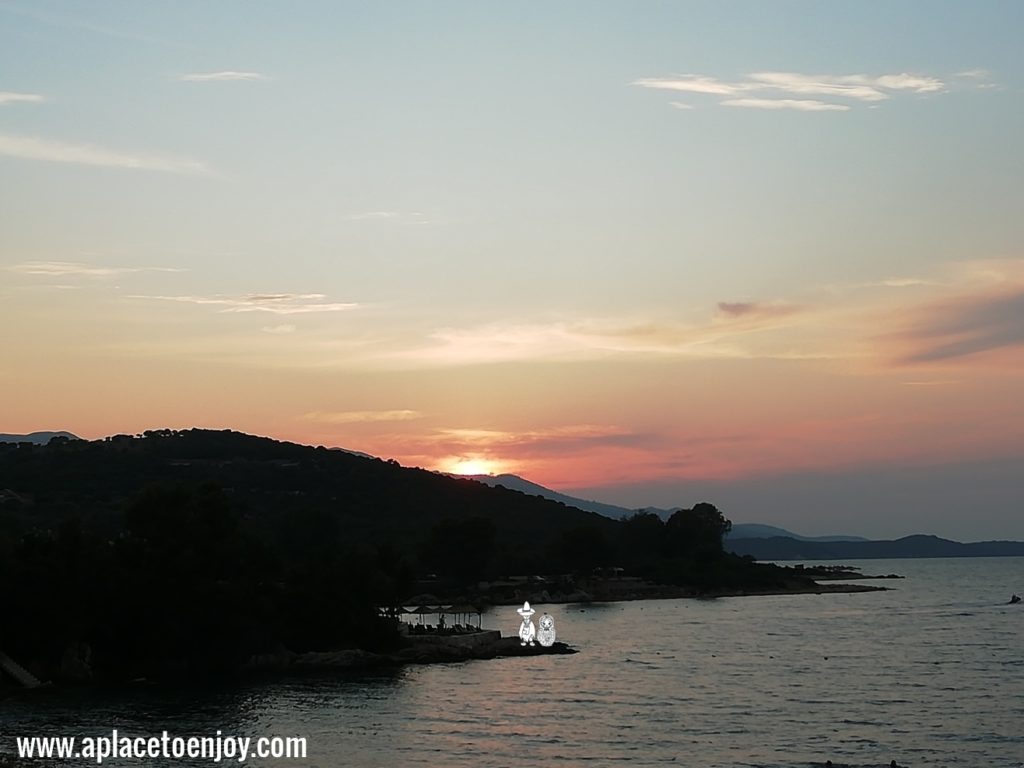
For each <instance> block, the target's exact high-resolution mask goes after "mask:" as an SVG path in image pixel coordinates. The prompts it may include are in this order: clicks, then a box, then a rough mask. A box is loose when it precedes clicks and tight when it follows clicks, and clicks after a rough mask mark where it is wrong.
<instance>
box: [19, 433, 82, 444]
mask: <svg viewBox="0 0 1024 768" xmlns="http://www.w3.org/2000/svg"><path fill="white" fill-rule="evenodd" d="M55 437H66V438H68V439H69V440H81V438H80V437H78V435H73V434H71V433H70V432H29V433H28V434H27V435H7V434H0V443H32V444H33V445H46V444H47V443H48V442H50V441H51V440H52V439H53V438H55Z"/></svg>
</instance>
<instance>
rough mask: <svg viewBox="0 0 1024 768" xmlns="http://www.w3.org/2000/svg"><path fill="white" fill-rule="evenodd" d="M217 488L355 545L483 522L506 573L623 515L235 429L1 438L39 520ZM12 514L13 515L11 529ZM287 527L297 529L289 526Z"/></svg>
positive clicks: (110, 513)
mask: <svg viewBox="0 0 1024 768" xmlns="http://www.w3.org/2000/svg"><path fill="white" fill-rule="evenodd" d="M204 483H208V484H215V485H216V486H217V487H218V488H219V489H220V490H221V491H222V492H223V493H224V495H225V496H226V498H227V499H228V500H230V502H231V503H232V505H233V506H234V507H236V508H237V509H239V510H241V511H242V513H243V514H244V516H245V517H246V518H247V520H248V521H249V523H251V524H252V525H253V526H254V527H255V528H256V529H259V530H263V531H273V530H275V529H277V528H279V527H280V526H281V525H282V524H284V523H286V522H287V521H290V522H291V523H292V524H293V525H305V526H310V525H315V520H314V519H313V518H316V517H317V516H322V515H327V516H330V517H331V518H333V519H334V521H335V522H336V523H337V524H339V525H340V526H342V528H343V529H344V534H345V538H346V539H348V540H349V541H363V542H366V543H368V544H369V543H379V542H383V541H387V542H388V543H389V544H391V545H393V546H396V547H397V548H399V549H402V550H409V551H413V550H416V549H418V548H419V546H420V544H421V543H422V539H423V538H424V537H425V536H426V535H427V534H428V533H429V532H430V530H431V528H432V527H433V526H435V525H437V524H439V523H441V522H442V521H446V522H451V521H458V520H468V519H475V520H480V519H482V520H486V521H489V522H490V523H492V524H493V526H494V532H495V534H496V540H495V542H494V545H495V549H496V551H495V554H496V555H497V556H498V559H499V560H500V561H501V562H502V565H503V567H501V568H500V569H499V570H502V571H514V572H526V571H530V570H536V569H537V568H538V567H540V565H541V563H540V562H538V560H539V556H540V553H543V552H544V551H546V549H547V545H549V544H550V543H551V542H552V541H553V540H556V539H557V538H558V537H559V536H560V535H562V534H564V533H565V532H566V531H568V530H571V529H574V528H578V527H580V526H587V527H594V528H597V529H599V530H601V531H602V532H605V533H608V534H609V535H610V534H611V531H612V529H613V527H614V526H615V525H616V523H615V521H612V520H609V519H607V518H604V517H601V516H600V515H596V514H592V513H589V512H584V511H581V510H579V509H575V508H573V507H568V506H566V505H564V504H561V503H558V502H554V501H549V500H546V499H541V498H538V497H534V496H527V495H524V494H522V493H518V492H515V491H511V490H507V489H502V488H489V487H487V486H485V485H482V484H480V483H476V482H472V481H469V480H462V479H457V478H451V477H447V476H444V475H441V474H438V473H435V472H429V471H426V470H421V469H411V468H406V467H402V466H399V465H398V463H397V462H394V461H384V460H380V459H374V458H367V457H363V456H358V455H353V454H351V453H347V452H344V451H333V450H328V449H326V448H322V447H320V448H313V447H309V446H303V445H297V444H294V443H286V442H280V441H276V440H272V439H269V438H262V437H255V436H251V435H246V434H243V433H239V432H233V431H210V430H199V429H193V430H185V431H173V430H154V431H149V432H146V433H144V435H142V436H134V437H133V436H126V435H121V436H114V437H109V438H105V439H103V440H97V441H91V442H90V441H79V440H74V441H72V440H66V441H62V440H55V441H53V442H51V443H50V444H49V445H47V446H29V445H26V444H22V445H17V444H11V445H0V490H4V489H6V490H7V491H9V492H11V493H13V494H15V495H16V496H17V498H20V499H21V500H22V502H23V503H20V504H19V503H17V502H13V501H12V500H10V499H8V500H7V501H6V502H4V504H5V507H6V508H7V510H8V511H9V512H11V513H20V515H18V516H19V517H20V518H21V519H22V521H23V522H27V521H32V523H33V524H34V525H38V524H39V523H41V522H42V523H45V522H47V521H51V520H55V519H60V518H67V517H69V516H75V517H78V518H80V519H83V520H88V521H89V523H90V524H92V525H97V526H101V527H102V526H104V525H106V524H110V525H111V526H114V527H116V526H117V525H119V522H118V520H117V513H118V512H119V511H121V510H122V509H123V508H124V507H125V506H126V505H127V504H128V503H129V502H131V501H132V500H133V499H134V498H135V497H137V496H138V494H140V493H141V492H143V491H144V490H146V489H154V488H172V487H198V486H200V485H202V484H204ZM11 524H12V521H11V520H10V519H7V520H6V525H8V526H10V525H11ZM289 527H290V526H289Z"/></svg>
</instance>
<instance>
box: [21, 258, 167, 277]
mask: <svg viewBox="0 0 1024 768" xmlns="http://www.w3.org/2000/svg"><path fill="white" fill-rule="evenodd" d="M6 269H7V270H8V271H9V272H17V273H19V274H22V275H41V276H44V277H67V276H69V275H71V276H79V277H115V276H117V275H126V274H130V273H133V272H183V271H184V270H182V269H176V268H174V267H104V266H98V265H95V264H83V263H81V262H77V261H26V262H24V263H23V264H12V265H11V266H9V267H6Z"/></svg>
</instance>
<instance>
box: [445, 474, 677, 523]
mask: <svg viewBox="0 0 1024 768" xmlns="http://www.w3.org/2000/svg"><path fill="white" fill-rule="evenodd" d="M452 477H461V478H465V479H468V480H476V481H477V482H478V483H483V484H484V485H489V486H491V487H492V488H496V487H497V486H499V485H500V486H503V487H505V488H508V489H509V490H510V491H519V492H520V493H525V494H526V495H527V496H540V497H542V498H545V499H550V500H551V501H560V502H561V503H563V504H565V505H566V506H569V507H576V509H582V510H583V511H585V512H594V513H596V514H598V515H604V516H605V517H610V518H613V519H615V520H618V519H620V518H622V517H630V516H632V515H634V514H636V512H637V511H638V510H636V509H628V508H626V507H619V506H616V505H615V504H605V503H603V502H600V501H590V500H589V499H579V498H576V497H575V496H569V495H567V494H564V493H559V492H558V491H553V490H551V489H550V488H545V487H544V486H543V485H537V483H532V482H530V481H529V480H527V479H525V478H522V477H519V475H452ZM639 511H643V512H653V513H654V514H656V515H657V516H658V517H660V518H662V519H663V520H665V519H667V518H669V517H671V515H672V513H673V512H675V510H674V509H658V508H656V507H646V508H644V509H643V510H639Z"/></svg>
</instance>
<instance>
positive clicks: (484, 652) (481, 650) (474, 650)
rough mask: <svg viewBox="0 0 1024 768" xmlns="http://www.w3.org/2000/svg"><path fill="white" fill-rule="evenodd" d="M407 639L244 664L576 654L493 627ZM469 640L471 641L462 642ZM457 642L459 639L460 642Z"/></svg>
mask: <svg viewBox="0 0 1024 768" xmlns="http://www.w3.org/2000/svg"><path fill="white" fill-rule="evenodd" d="M424 640H429V641H430V642H421V641H420V639H411V640H409V641H408V644H407V645H406V646H405V647H403V648H400V649H398V650H396V651H392V652H390V653H375V652H372V651H364V650H361V649H358V648H350V649H346V650H340V651H311V652H308V653H292V652H290V651H281V652H280V653H276V654H263V655H260V656H254V657H253V658H252V659H251V660H250V662H249V664H248V665H247V667H246V671H247V672H273V673H281V672H291V673H306V672H329V671H337V670H352V669H369V668H373V667H394V666H403V665H406V664H439V663H448V662H460V661H471V660H475V659H496V658H505V657H511V656H543V655H562V654H572V653H577V650H576V649H575V648H572V647H571V646H569V645H567V644H566V643H562V642H556V643H555V644H554V645H552V646H550V647H547V648H545V647H544V646H541V645H533V646H529V645H527V646H523V645H522V644H521V643H520V642H519V638H518V637H503V636H502V635H501V633H500V632H498V631H497V630H484V631H482V632H475V633H471V634H467V635H448V636H444V635H442V636H438V637H431V638H424ZM466 640H470V641H472V642H465V641H466ZM460 641H461V642H460Z"/></svg>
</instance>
